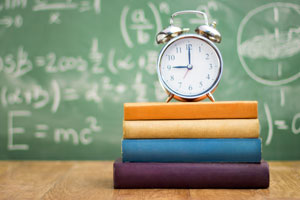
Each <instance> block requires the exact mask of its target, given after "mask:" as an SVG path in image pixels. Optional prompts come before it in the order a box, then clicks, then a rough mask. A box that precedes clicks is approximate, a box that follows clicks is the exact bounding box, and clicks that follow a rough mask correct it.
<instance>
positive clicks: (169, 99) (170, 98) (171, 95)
mask: <svg viewBox="0 0 300 200" xmlns="http://www.w3.org/2000/svg"><path fill="white" fill-rule="evenodd" d="M173 97H174V94H169V96H168V98H167V100H166V102H167V103H169V101H171V100H172V99H173Z"/></svg>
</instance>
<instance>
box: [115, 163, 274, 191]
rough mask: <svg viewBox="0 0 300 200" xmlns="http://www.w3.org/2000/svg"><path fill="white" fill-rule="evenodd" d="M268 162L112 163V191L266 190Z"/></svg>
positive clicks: (267, 184)
mask: <svg viewBox="0 0 300 200" xmlns="http://www.w3.org/2000/svg"><path fill="white" fill-rule="evenodd" d="M268 187H269V166H268V163H267V162H265V161H262V162H261V163H130V162H125V163H123V162H122V161H121V159H117V160H116V161H115V163H114V188H116V189H125V188H268Z"/></svg>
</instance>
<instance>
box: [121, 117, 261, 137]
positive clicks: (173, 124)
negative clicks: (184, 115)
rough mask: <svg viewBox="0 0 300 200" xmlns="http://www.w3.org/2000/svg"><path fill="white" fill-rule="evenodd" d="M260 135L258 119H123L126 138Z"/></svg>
mask: <svg viewBox="0 0 300 200" xmlns="http://www.w3.org/2000/svg"><path fill="white" fill-rule="evenodd" d="M258 137H259V121H258V119H222V120H221V119H217V120H143V121H123V138H124V139H147V138H149V139H150V138H153V139H155V138H157V139H158V138H165V139H171V138H258Z"/></svg>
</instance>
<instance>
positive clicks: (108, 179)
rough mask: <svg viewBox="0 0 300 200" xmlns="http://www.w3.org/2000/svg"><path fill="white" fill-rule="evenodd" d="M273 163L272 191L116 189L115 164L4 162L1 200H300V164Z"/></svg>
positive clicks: (0, 164) (1, 164) (0, 170)
mask: <svg viewBox="0 0 300 200" xmlns="http://www.w3.org/2000/svg"><path fill="white" fill-rule="evenodd" d="M269 164H270V173H271V182H270V188H269V189H261V190H246V189H244V190H238V189H236V190H225V189H192V190H187V189H170V190H166V189H146V190H133V189H131V190H114V189H113V182H112V172H113V168H112V162H111V161H105V162H101V161H0V199H85V200H86V199H105V200H108V199H128V200H135V199H137V200H144V199H151V200H156V199H172V200H174V199H178V200H179V199H180V200H182V199H205V200H210V199H213V200H215V199H238V200H243V199H247V200H249V199H255V200H258V199H300V161H297V162H269Z"/></svg>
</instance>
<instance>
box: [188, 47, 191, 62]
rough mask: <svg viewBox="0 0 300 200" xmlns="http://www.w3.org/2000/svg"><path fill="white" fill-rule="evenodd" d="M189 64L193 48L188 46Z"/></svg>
mask: <svg viewBox="0 0 300 200" xmlns="http://www.w3.org/2000/svg"><path fill="white" fill-rule="evenodd" d="M188 56H189V65H190V64H191V48H190V47H189V48H188Z"/></svg>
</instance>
